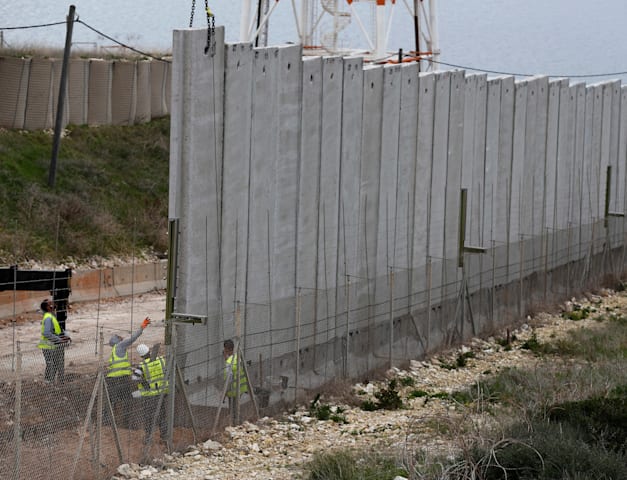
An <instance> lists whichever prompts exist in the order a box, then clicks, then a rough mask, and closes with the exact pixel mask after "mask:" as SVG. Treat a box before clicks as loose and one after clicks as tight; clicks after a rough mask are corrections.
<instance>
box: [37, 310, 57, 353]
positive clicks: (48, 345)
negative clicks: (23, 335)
mask: <svg viewBox="0 0 627 480" xmlns="http://www.w3.org/2000/svg"><path fill="white" fill-rule="evenodd" d="M47 318H51V319H52V330H53V333H54V334H55V335H61V325H59V321H58V320H57V317H55V316H54V315H53V314H52V313H50V312H46V313H44V317H43V318H42V319H41V337H40V339H39V344H38V345H37V346H38V347H39V348H43V349H44V350H52V349H55V348H57V346H58V345H56V344H54V343H52V342H51V341H50V340H48V339H47V338H46V337H44V325H45V324H46V319H47Z"/></svg>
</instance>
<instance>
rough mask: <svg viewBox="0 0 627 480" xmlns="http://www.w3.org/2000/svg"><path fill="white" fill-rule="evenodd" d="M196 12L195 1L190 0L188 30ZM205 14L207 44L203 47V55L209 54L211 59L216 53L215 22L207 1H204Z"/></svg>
mask: <svg viewBox="0 0 627 480" xmlns="http://www.w3.org/2000/svg"><path fill="white" fill-rule="evenodd" d="M195 10H196V0H192V10H191V12H190V15H189V28H192V25H193V24H194V12H195ZM205 13H206V14H207V44H206V45H205V55H206V54H207V53H209V54H210V55H211V56H212V57H213V56H214V55H215V53H216V42H215V30H216V21H215V17H214V16H213V12H212V11H211V9H210V8H209V0H205Z"/></svg>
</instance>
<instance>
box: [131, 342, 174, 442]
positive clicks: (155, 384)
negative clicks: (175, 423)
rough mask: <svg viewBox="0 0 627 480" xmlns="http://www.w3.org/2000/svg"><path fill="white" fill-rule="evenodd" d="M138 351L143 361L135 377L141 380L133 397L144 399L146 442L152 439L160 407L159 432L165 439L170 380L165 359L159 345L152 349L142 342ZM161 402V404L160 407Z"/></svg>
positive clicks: (135, 372) (136, 370)
mask: <svg viewBox="0 0 627 480" xmlns="http://www.w3.org/2000/svg"><path fill="white" fill-rule="evenodd" d="M137 353H138V354H139V356H140V357H141V358H142V361H141V363H140V364H139V366H138V367H137V368H135V370H134V371H133V379H134V380H137V381H138V382H139V383H138V385H137V390H136V391H134V392H133V397H135V398H141V400H142V406H143V409H142V410H143V417H144V428H145V431H146V436H145V437H144V443H149V442H150V441H151V438H152V430H153V420H154V416H155V412H156V411H157V408H159V414H158V418H157V422H158V423H159V433H160V434H161V441H165V440H166V438H167V432H168V430H167V424H166V418H165V405H166V397H165V396H166V395H167V394H168V392H169V386H168V380H167V378H166V376H165V375H166V367H165V359H164V358H163V357H162V356H160V355H159V354H158V345H156V346H155V347H153V349H152V351H151V349H150V348H148V346H147V345H145V344H143V343H140V344H139V345H137ZM162 396H163V397H162ZM159 404H161V406H160V407H159Z"/></svg>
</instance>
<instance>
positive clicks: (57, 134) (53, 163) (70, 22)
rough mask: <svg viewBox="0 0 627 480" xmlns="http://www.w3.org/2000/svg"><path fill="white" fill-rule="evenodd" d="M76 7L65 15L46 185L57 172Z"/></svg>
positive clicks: (50, 183)
mask: <svg viewBox="0 0 627 480" xmlns="http://www.w3.org/2000/svg"><path fill="white" fill-rule="evenodd" d="M75 10H76V7H75V6H74V5H70V11H69V13H68V16H67V27H66V33H65V49H64V51H63V64H62V66H61V79H60V81H59V100H58V102H57V117H56V121H55V124H54V137H53V140H52V158H51V160H50V171H49V172H48V186H49V187H50V188H54V183H55V177H56V173H57V156H58V154H59V142H60V139H61V130H62V128H63V125H62V124H63V104H64V103H65V91H66V89H67V70H68V63H69V61H70V49H71V47H72V29H73V28H74V12H75Z"/></svg>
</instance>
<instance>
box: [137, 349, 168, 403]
mask: <svg viewBox="0 0 627 480" xmlns="http://www.w3.org/2000/svg"><path fill="white" fill-rule="evenodd" d="M140 367H141V369H142V373H143V375H144V380H146V382H147V383H148V385H149V386H148V388H146V387H144V385H143V384H142V383H140V384H139V386H138V388H139V391H140V392H141V396H142V397H152V396H154V395H160V394H161V393H168V391H169V388H168V382H167V380H166V378H165V361H164V359H163V357H157V358H156V359H154V360H152V361H151V360H150V359H146V360H144V361H143V362H142V363H141V365H140Z"/></svg>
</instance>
